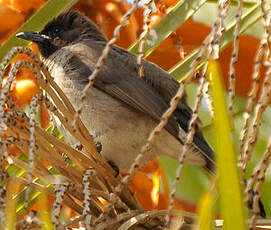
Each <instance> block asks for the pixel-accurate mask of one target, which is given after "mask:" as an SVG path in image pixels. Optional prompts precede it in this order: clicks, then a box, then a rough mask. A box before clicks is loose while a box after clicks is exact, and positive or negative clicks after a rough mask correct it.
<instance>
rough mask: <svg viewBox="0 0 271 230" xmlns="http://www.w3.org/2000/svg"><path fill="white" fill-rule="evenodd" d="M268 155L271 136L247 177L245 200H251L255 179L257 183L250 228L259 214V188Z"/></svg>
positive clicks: (254, 225)
mask: <svg viewBox="0 0 271 230" xmlns="http://www.w3.org/2000/svg"><path fill="white" fill-rule="evenodd" d="M270 157H271V138H269V141H268V145H267V148H266V151H265V153H264V155H263V157H262V159H261V161H260V163H259V164H258V165H257V166H256V167H255V169H254V172H253V174H252V176H251V178H250V179H249V181H248V184H247V188H246V192H247V200H251V198H252V195H253V185H254V184H255V182H256V180H257V185H256V187H255V190H254V191H255V192H254V194H255V196H254V199H253V216H252V218H251V224H250V228H252V229H255V228H256V223H257V222H256V221H257V218H258V217H259V214H260V208H259V200H260V197H261V191H260V189H261V187H262V185H263V183H264V179H265V173H266V170H267V167H268V165H269V162H270Z"/></svg>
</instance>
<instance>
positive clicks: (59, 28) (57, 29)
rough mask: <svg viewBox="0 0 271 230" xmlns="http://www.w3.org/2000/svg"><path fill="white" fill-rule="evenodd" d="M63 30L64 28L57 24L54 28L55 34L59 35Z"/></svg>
mask: <svg viewBox="0 0 271 230" xmlns="http://www.w3.org/2000/svg"><path fill="white" fill-rule="evenodd" d="M62 31H63V29H62V28H61V27H60V26H56V27H54V28H53V33H54V35H58V34H60V33H61V32H62Z"/></svg>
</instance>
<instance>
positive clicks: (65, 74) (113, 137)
mask: <svg viewBox="0 0 271 230" xmlns="http://www.w3.org/2000/svg"><path fill="white" fill-rule="evenodd" d="M17 37H19V38H23V39H26V40H29V41H32V42H35V43H36V44H37V45H38V47H39V50H40V53H41V56H42V59H43V61H44V63H45V65H46V66H47V67H48V69H49V72H50V73H51V75H52V76H53V77H54V80H55V81H56V82H57V84H58V85H59V86H60V87H61V89H62V90H63V91H64V93H65V94H66V95H67V97H68V98H69V100H70V101H71V103H72V104H73V106H74V107H75V108H78V106H79V104H80V103H81V101H80V96H81V93H82V90H83V88H84V87H85V85H86V84H87V83H88V77H89V76H90V75H91V73H92V72H93V70H94V68H95V64H96V63H97V61H98V58H99V57H100V55H101V54H102V51H103V49H104V48H105V46H106V44H107V39H106V37H105V35H104V34H103V33H102V32H101V31H100V30H99V29H98V27H97V26H96V25H95V24H94V23H93V22H92V21H91V20H89V19H88V18H86V17H85V16H83V15H82V14H80V13H78V12H75V11H69V12H65V13H62V14H61V15H59V16H58V17H56V18H55V19H53V20H52V21H51V22H49V23H48V24H47V25H46V26H45V27H44V28H43V29H42V30H41V31H40V32H22V33H19V34H17ZM143 66H144V77H142V78H140V77H139V76H138V69H139V66H138V64H137V57H136V56H135V55H133V54H132V53H130V52H128V51H126V50H124V49H122V48H120V47H118V46H113V47H112V49H111V51H110V52H109V55H108V57H107V59H106V60H105V63H104V65H103V67H102V69H101V71H100V73H99V75H98V76H97V78H96V80H95V81H94V85H93V88H92V89H90V90H89V92H88V94H87V97H86V100H85V103H84V107H83V110H82V114H81V119H82V122H83V123H84V125H85V126H86V127H87V129H88V130H89V131H90V133H92V134H93V133H95V136H96V138H95V141H99V142H100V143H101V144H102V151H101V154H102V155H103V156H104V157H105V158H106V159H107V160H108V161H111V162H114V164H115V165H116V166H118V167H119V169H121V170H123V169H129V167H130V166H131V164H132V163H133V160H134V159H135V157H136V156H137V154H139V153H140V149H141V148H142V146H143V145H144V144H145V143H146V140H147V138H148V135H149V134H150V132H151V131H152V130H153V129H154V127H155V126H156V125H157V124H158V122H159V121H160V118H161V116H162V115H163V113H164V112H165V111H166V110H167V109H168V107H169V104H170V100H171V98H172V97H173V96H174V95H175V94H176V92H177V90H178V88H179V83H178V82H177V81H176V80H175V79H174V78H173V77H171V76H170V75H169V74H168V73H167V72H166V71H164V70H162V69H161V68H159V67H158V66H157V65H155V64H153V63H151V62H148V61H145V60H144V61H143ZM191 115H192V110H191V109H190V108H189V106H188V105H187V103H186V100H185V97H183V98H182V99H181V101H180V102H179V104H178V107H177V108H176V110H175V111H174V113H173V115H172V116H171V117H170V119H169V121H168V124H167V125H166V127H165V129H164V130H162V132H161V133H160V135H159V136H158V138H157V140H156V141H155V143H154V145H153V147H152V149H151V150H150V151H149V152H148V153H147V154H145V156H144V160H143V161H144V162H147V161H149V160H152V159H153V158H154V157H155V156H157V155H164V156H169V157H172V158H175V159H176V158H177V157H178V155H179V154H180V151H181V148H182V147H183V143H184V138H185V136H186V135H187V132H188V125H189V120H190V118H191ZM64 136H65V137H66V138H67V139H69V135H68V133H67V132H65V131H64ZM186 155H187V157H186V162H190V163H192V164H196V165H199V166H202V167H205V168H206V169H207V170H208V171H213V169H214V153H213V151H212V149H211V148H210V147H209V145H208V144H207V142H206V141H205V139H204V137H203V135H202V133H201V132H200V129H199V127H198V125H196V132H195V137H194V140H193V144H192V145H191V146H190V148H189V151H188V153H187V154H186ZM144 162H143V163H144Z"/></svg>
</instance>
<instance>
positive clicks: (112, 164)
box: [107, 160, 120, 177]
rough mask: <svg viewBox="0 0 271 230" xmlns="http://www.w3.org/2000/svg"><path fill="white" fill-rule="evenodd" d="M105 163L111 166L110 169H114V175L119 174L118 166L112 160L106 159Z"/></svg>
mask: <svg viewBox="0 0 271 230" xmlns="http://www.w3.org/2000/svg"><path fill="white" fill-rule="evenodd" d="M107 163H108V164H109V165H110V166H111V167H112V169H114V171H115V173H116V174H115V177H117V176H118V175H119V174H120V170H119V167H118V166H117V165H116V164H115V162H114V161H111V160H109V161H107Z"/></svg>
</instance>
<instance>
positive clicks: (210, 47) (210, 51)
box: [166, 1, 231, 227]
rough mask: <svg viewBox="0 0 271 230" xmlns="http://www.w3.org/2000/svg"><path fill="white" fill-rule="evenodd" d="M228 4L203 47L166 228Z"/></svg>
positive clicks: (220, 8) (220, 11)
mask: <svg viewBox="0 0 271 230" xmlns="http://www.w3.org/2000/svg"><path fill="white" fill-rule="evenodd" d="M230 3H231V1H226V2H222V3H220V4H219V5H218V18H217V20H216V22H215V23H214V26H213V28H212V31H211V33H210V35H209V36H208V37H209V40H208V43H206V45H205V47H203V49H204V48H205V49H206V51H207V55H206V56H207V57H206V58H207V61H206V63H205V65H204V67H203V77H201V79H200V86H199V88H198V92H197V97H196V102H195V105H194V108H193V114H192V118H191V120H190V122H189V128H188V135H187V136H186V138H185V141H184V146H183V148H182V150H181V153H180V155H179V159H178V161H179V166H178V168H177V170H176V177H175V180H174V182H173V185H172V190H171V193H170V205H169V208H168V215H167V220H166V221H167V227H170V226H171V222H170V220H171V216H170V213H171V211H172V209H173V204H174V198H175V193H176V191H177V185H178V183H179V181H180V176H181V172H182V168H183V164H184V161H185V156H186V152H187V151H188V150H189V146H191V144H192V143H193V138H194V134H195V125H196V122H197V119H198V110H199V107H200V104H201V100H202V97H203V91H204V85H205V84H206V78H205V74H206V70H207V66H208V63H209V61H210V59H216V58H218V50H219V45H220V39H221V36H222V34H223V31H224V29H225V28H224V19H225V17H226V14H227V11H228V9H229V6H230Z"/></svg>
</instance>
